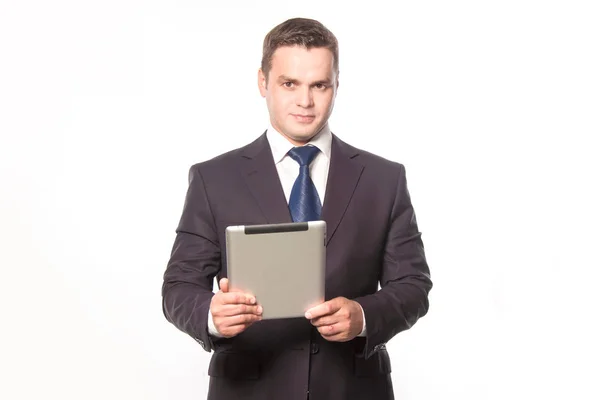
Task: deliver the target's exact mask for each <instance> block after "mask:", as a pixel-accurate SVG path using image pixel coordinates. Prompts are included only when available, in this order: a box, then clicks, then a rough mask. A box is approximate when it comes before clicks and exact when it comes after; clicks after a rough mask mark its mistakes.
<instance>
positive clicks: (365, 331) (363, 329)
mask: <svg viewBox="0 0 600 400" xmlns="http://www.w3.org/2000/svg"><path fill="white" fill-rule="evenodd" d="M359 306H360V311H361V312H362V315H363V328H362V332H360V333H359V334H358V336H360V337H365V336H367V320H366V319H365V310H363V308H362V306H361V305H360V304H359Z"/></svg>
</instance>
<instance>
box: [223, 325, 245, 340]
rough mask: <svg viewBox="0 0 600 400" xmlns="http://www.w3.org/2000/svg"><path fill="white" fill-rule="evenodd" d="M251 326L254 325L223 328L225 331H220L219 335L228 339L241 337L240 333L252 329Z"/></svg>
mask: <svg viewBox="0 0 600 400" xmlns="http://www.w3.org/2000/svg"><path fill="white" fill-rule="evenodd" d="M251 325H252V324H239V325H233V326H230V327H226V328H223V330H220V331H219V333H220V334H221V335H223V336H225V337H227V338H230V337H233V336H236V335H239V334H240V333H242V332H243V331H245V330H246V329H248V327H250V326H251Z"/></svg>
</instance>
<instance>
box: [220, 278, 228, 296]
mask: <svg viewBox="0 0 600 400" xmlns="http://www.w3.org/2000/svg"><path fill="white" fill-rule="evenodd" d="M219 287H220V288H221V292H223V293H227V292H229V279H227V278H222V279H221V280H220V281H219Z"/></svg>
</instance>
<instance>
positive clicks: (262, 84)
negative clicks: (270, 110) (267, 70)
mask: <svg viewBox="0 0 600 400" xmlns="http://www.w3.org/2000/svg"><path fill="white" fill-rule="evenodd" d="M258 90H259V91H260V95H261V96H262V97H266V96H267V78H266V76H265V74H264V73H263V71H262V69H260V68H259V69H258Z"/></svg>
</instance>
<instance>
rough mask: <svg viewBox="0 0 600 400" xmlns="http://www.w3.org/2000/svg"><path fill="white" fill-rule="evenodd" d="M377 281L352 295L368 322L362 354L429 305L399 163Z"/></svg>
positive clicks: (426, 269)
mask: <svg viewBox="0 0 600 400" xmlns="http://www.w3.org/2000/svg"><path fill="white" fill-rule="evenodd" d="M380 284H381V289H380V290H379V291H377V292H376V293H374V294H371V295H368V296H363V297H359V298H357V299H355V300H356V301H357V302H358V303H359V304H360V305H361V306H362V308H363V310H364V314H365V319H366V323H367V338H366V344H365V347H364V353H363V355H364V357H365V358H368V357H370V356H371V355H372V354H373V353H374V352H375V351H377V350H379V349H380V348H383V346H384V345H385V343H386V342H387V341H389V340H390V339H391V338H392V337H394V336H395V335H396V334H398V333H399V332H402V331H404V330H407V329H409V328H410V327H411V326H412V325H414V324H415V323H416V322H417V320H418V319H419V318H421V317H422V316H424V315H425V314H426V313H427V311H428V309H429V301H428V295H429V291H430V290H431V287H432V281H431V278H430V272H429V267H428V265H427V261H426V259H425V251H424V247H423V242H422V240H421V232H419V229H418V227H417V220H416V217H415V212H414V210H413V206H412V204H411V200H410V195H409V193H408V189H407V184H406V173H405V169H404V167H403V166H402V165H401V166H400V173H399V177H398V186H397V189H396V199H395V201H394V205H393V207H392V211H391V215H390V221H389V228H388V233H387V239H386V243H385V248H384V254H383V265H382V270H381V278H380Z"/></svg>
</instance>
